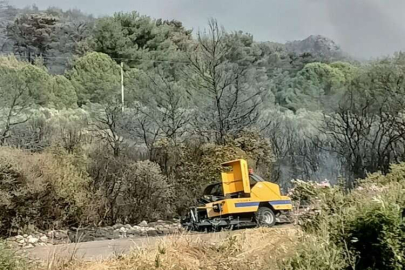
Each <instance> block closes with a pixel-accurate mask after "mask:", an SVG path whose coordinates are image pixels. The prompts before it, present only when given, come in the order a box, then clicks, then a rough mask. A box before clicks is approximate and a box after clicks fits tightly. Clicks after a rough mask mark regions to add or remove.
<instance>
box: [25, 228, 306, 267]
mask: <svg viewBox="0 0 405 270" xmlns="http://www.w3.org/2000/svg"><path fill="white" fill-rule="evenodd" d="M299 235H300V231H299V229H298V228H297V227H295V226H293V225H280V226H276V227H274V228H259V229H247V230H236V231H228V232H218V233H208V234H190V233H185V234H179V235H171V236H164V237H149V238H138V239H128V238H127V239H120V240H108V241H95V242H86V243H80V244H65V245H59V246H53V247H36V248H33V249H30V250H26V251H25V252H26V255H28V257H29V258H31V259H34V260H37V261H39V262H40V263H41V265H40V266H39V268H36V269H41V270H43V269H45V270H50V269H55V270H95V269H114V270H118V269H119V270H137V269H139V270H147V269H157V268H158V269H165V270H166V269H172V270H177V269H190V270H200V269H204V270H205V269H208V270H211V269H213V270H217V269H221V270H222V269H226V270H228V269H229V270H230V269H232V270H235V269H238V270H239V269H243V270H245V269H255V270H259V269H266V270H267V269H279V268H278V266H277V263H276V262H277V261H280V260H282V259H283V258H285V257H287V256H289V255H290V254H292V252H293V251H294V247H295V246H296V244H297V242H298V240H297V239H298V237H299ZM218 262H221V265H218ZM269 266H270V267H269Z"/></svg>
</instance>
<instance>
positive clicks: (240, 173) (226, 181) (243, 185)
mask: <svg viewBox="0 0 405 270" xmlns="http://www.w3.org/2000/svg"><path fill="white" fill-rule="evenodd" d="M222 166H224V167H230V168H229V170H227V171H223V172H222V188H223V191H224V195H225V196H226V195H227V194H232V193H237V192H244V193H247V194H249V193H250V181H249V170H248V166H247V162H246V161H245V160H243V159H239V160H234V161H230V162H227V163H224V164H222Z"/></svg>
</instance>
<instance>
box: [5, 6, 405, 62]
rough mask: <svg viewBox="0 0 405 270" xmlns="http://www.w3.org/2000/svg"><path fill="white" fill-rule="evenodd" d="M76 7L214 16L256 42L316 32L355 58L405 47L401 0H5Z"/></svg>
mask: <svg viewBox="0 0 405 270" xmlns="http://www.w3.org/2000/svg"><path fill="white" fill-rule="evenodd" d="M9 2H10V4H12V5H15V6H17V7H23V6H27V5H32V4H34V3H35V4H36V5H37V6H38V7H39V8H41V9H42V8H46V7H49V6H57V7H60V8H63V9H69V8H78V9H80V10H82V11H84V12H86V13H91V14H94V15H97V16H100V15H108V14H112V13H114V12H115V11H131V10H137V11H139V12H140V13H141V14H146V15H149V16H151V17H153V18H165V19H177V20H180V21H182V22H183V23H184V25H185V26H186V27H188V28H193V29H195V30H198V29H203V28H204V27H205V25H206V22H207V19H208V18H210V17H214V18H216V19H218V21H219V22H220V24H222V25H223V26H225V28H226V29H227V30H243V31H245V32H249V33H252V34H253V35H254V37H255V39H256V40H261V41H265V40H270V41H278V42H285V41H288V40H296V39H303V38H306V37H307V36H309V35H313V34H320V35H324V36H327V37H330V38H332V39H333V40H335V41H336V42H337V43H338V44H340V45H341V47H342V48H343V49H344V50H345V51H347V52H349V53H350V54H352V55H353V56H357V57H376V56H381V55H387V54H391V53H393V52H395V51H399V50H405V19H404V18H405V17H404V14H405V0H70V1H69V0H34V1H32V0H9Z"/></svg>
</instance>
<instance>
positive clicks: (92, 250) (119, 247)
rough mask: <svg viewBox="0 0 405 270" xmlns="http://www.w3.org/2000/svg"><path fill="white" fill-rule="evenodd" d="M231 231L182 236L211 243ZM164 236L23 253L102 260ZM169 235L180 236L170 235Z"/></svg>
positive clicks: (38, 257)
mask: <svg viewBox="0 0 405 270" xmlns="http://www.w3.org/2000/svg"><path fill="white" fill-rule="evenodd" d="M232 233H233V232H219V233H208V234H187V235H182V237H203V238H204V239H207V240H209V241H210V242H212V243H215V242H217V241H220V240H221V239H224V238H225V237H227V236H228V235H229V234H232ZM165 237H168V236H162V237H139V238H124V239H115V240H103V241H94V242H84V243H77V244H75V243H73V244H63V245H56V246H46V247H35V248H32V249H27V250H26V251H25V253H26V254H27V256H28V257H29V258H31V259H34V260H41V261H46V260H49V259H51V258H52V257H53V256H55V257H64V258H66V257H71V256H75V258H77V259H80V260H85V261H93V260H104V259H108V258H110V257H114V256H117V255H121V254H125V253H127V252H129V251H130V250H132V249H137V248H145V247H151V246H153V245H156V244H158V243H159V242H160V241H162V240H163V239H164V238H165ZM171 237H180V236H179V235H178V236H171Z"/></svg>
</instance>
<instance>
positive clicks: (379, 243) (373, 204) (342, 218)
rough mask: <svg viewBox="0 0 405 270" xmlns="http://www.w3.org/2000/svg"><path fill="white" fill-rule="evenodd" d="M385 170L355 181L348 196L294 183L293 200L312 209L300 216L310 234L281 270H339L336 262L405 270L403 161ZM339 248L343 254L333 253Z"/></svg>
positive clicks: (354, 265) (364, 267) (351, 267)
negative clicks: (303, 202) (336, 254)
mask: <svg viewBox="0 0 405 270" xmlns="http://www.w3.org/2000/svg"><path fill="white" fill-rule="evenodd" d="M391 168H392V171H391V172H390V173H389V174H387V175H385V176H384V175H381V174H373V175H370V176H369V177H368V178H367V179H364V180H362V181H360V186H358V187H357V188H356V189H355V190H352V191H351V192H350V193H348V194H346V193H345V192H343V191H342V190H341V189H340V188H339V187H333V188H326V189H319V188H318V187H316V185H313V184H311V183H301V182H298V188H297V190H294V192H295V193H296V197H295V199H298V200H299V199H300V198H306V199H308V200H309V201H310V207H311V209H315V210H316V211H309V212H308V213H307V214H305V215H303V216H302V217H301V225H302V227H303V229H304V230H305V231H306V232H309V233H310V235H312V238H311V237H309V238H307V239H304V240H303V244H302V246H301V247H300V248H298V250H297V254H296V255H295V256H293V257H291V258H290V260H289V261H287V262H286V263H285V264H284V266H285V268H286V269H339V268H334V267H335V266H336V265H340V262H342V264H341V265H340V266H342V265H344V264H345V265H346V266H345V267H342V268H340V269H345V268H349V269H354V268H356V269H384V270H385V269H393V270H394V269H395V270H396V269H398V270H399V269H405V221H404V213H405V211H404V209H405V192H404V190H405V181H404V168H405V164H399V165H395V166H392V167H391ZM325 235H326V236H325ZM325 243H327V244H325ZM339 250H340V252H341V253H342V254H344V257H341V258H338V257H336V256H335V257H334V255H333V254H335V252H338V251H339ZM328 254H329V255H328ZM328 256H330V260H327V257H328ZM317 258H318V259H317ZM333 258H335V259H336V260H334V259H333ZM332 259H333V260H332ZM311 267H312V268H311Z"/></svg>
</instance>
